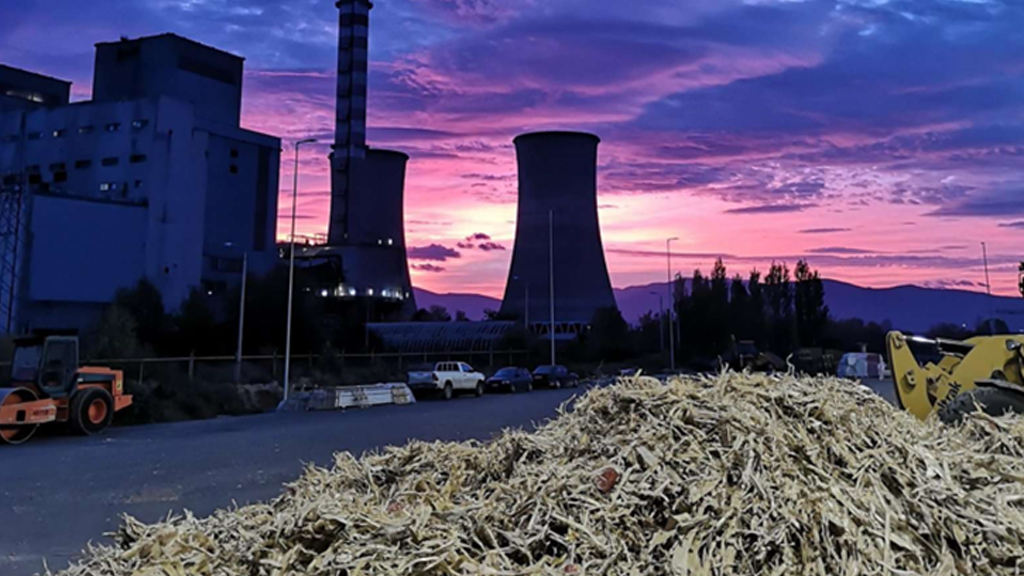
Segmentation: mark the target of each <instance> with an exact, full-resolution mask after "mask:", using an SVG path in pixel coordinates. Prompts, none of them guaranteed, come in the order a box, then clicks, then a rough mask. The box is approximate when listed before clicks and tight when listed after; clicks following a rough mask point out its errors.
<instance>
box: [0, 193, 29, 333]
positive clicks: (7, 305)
mask: <svg viewBox="0 0 1024 576" xmlns="http://www.w3.org/2000/svg"><path fill="white" fill-rule="evenodd" d="M27 212H28V211H27V209H26V207H25V193H24V191H23V189H22V187H21V186H20V185H12V186H3V187H0V326H2V328H3V332H4V333H5V334H11V333H12V332H14V330H15V326H16V322H17V316H18V306H19V301H20V292H21V290H20V286H21V268H22V263H23V252H24V250H25V235H26V229H27V224H26V222H25V220H26V218H25V216H26V214H27Z"/></svg>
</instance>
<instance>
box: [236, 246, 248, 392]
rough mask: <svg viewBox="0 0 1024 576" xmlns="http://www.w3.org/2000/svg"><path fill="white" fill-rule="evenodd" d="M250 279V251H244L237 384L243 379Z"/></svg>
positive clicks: (239, 314)
mask: <svg viewBox="0 0 1024 576" xmlns="http://www.w3.org/2000/svg"><path fill="white" fill-rule="evenodd" d="M248 280H249V252H242V297H241V298H239V300H238V347H237V348H235V384H238V383H240V382H241V381H242V335H243V334H244V333H245V285H246V284H247V283H248Z"/></svg>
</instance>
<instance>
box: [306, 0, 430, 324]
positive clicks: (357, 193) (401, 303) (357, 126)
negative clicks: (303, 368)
mask: <svg viewBox="0 0 1024 576" xmlns="http://www.w3.org/2000/svg"><path fill="white" fill-rule="evenodd" d="M336 6H337V8H338V18H339V19H338V76H337V86H336V104H337V105H336V113H335V134H334V143H333V145H332V147H331V148H332V151H331V156H330V162H331V211H330V223H329V229H328V235H327V244H326V245H325V246H317V247H309V248H303V249H302V250H301V251H300V252H298V253H297V254H296V255H297V256H298V257H301V258H303V259H305V260H307V261H310V262H316V261H326V260H333V261H336V262H339V267H340V269H341V271H342V275H343V276H344V278H343V281H342V282H341V283H340V284H339V285H338V286H337V287H334V288H333V289H332V290H328V291H327V292H328V294H329V295H330V296H333V297H340V298H354V297H359V298H371V299H374V300H383V301H386V302H387V303H390V304H391V305H392V307H397V308H399V309H401V311H402V315H403V316H409V315H411V314H412V313H413V312H415V310H416V304H415V301H414V298H413V293H412V281H411V279H410V276H409V265H408V260H407V258H406V243H405V232H404V229H405V226H404V209H403V205H404V195H405V173H406V164H407V162H408V160H409V157H408V156H407V155H406V154H404V153H402V152H397V151H393V150H381V149H376V148H371V147H368V146H367V145H366V105H367V73H368V68H369V30H370V10H371V9H372V8H373V4H372V3H371V2H370V1H369V0H339V1H338V2H337V3H336Z"/></svg>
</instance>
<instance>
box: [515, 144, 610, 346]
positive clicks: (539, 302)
mask: <svg viewBox="0 0 1024 576" xmlns="http://www.w3.org/2000/svg"><path fill="white" fill-rule="evenodd" d="M600 142H601V140H600V138H598V137H597V136H594V135H593V134H583V133H578V132H537V133H533V134H524V135H522V136H519V137H517V138H516V139H515V145H516V155H517V159H518V163H519V212H518V214H519V216H518V219H517V222H516V244H515V250H514V252H513V254H512V267H511V271H510V273H509V279H508V284H507V285H506V288H505V298H504V300H503V302H502V307H501V311H502V313H503V314H508V315H516V316H518V317H520V318H523V316H524V312H526V310H525V308H526V306H527V304H526V298H527V294H529V304H528V307H529V309H528V312H529V313H528V318H529V322H530V324H531V325H538V324H540V325H544V324H547V323H548V322H550V320H551V309H550V302H551V300H550V297H549V294H550V284H549V280H550V275H549V272H548V271H549V254H550V251H552V250H553V254H554V281H555V282H554V284H555V322H556V324H557V325H559V326H565V325H567V324H568V325H575V326H580V325H587V324H589V323H590V321H591V319H592V318H593V317H594V313H595V312H596V311H597V310H598V309H600V308H607V307H614V306H615V296H614V294H613V293H612V285H611V281H610V280H609V279H608V266H607V264H606V263H605V260H604V248H603V247H602V245H601V226H600V223H599V222H598V216H597V145H598V144H599V143H600ZM549 215H551V216H552V221H553V235H552V238H551V240H552V241H551V242H549V234H548V221H549ZM559 330H560V331H563V330H565V328H560V329H559Z"/></svg>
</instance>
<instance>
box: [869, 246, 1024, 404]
mask: <svg viewBox="0 0 1024 576" xmlns="http://www.w3.org/2000/svg"><path fill="white" fill-rule="evenodd" d="M1019 280H1020V290H1021V295H1024V262H1022V263H1021V265H1020V277H1019ZM886 347H887V348H888V352H889V366H890V367H891V369H892V378H893V383H894V384H895V386H896V397H897V398H898V399H899V403H900V406H902V407H903V408H904V409H905V410H907V411H909V412H910V413H912V414H913V415H914V416H917V417H918V418H920V419H921V420H924V419H926V418H928V417H929V416H931V415H932V414H937V415H938V417H939V418H940V419H942V420H943V421H944V422H958V421H960V420H961V419H962V418H963V417H964V415H965V414H967V413H970V412H973V411H975V410H977V409H979V408H980V409H981V410H983V411H984V412H985V413H987V414H991V415H994V416H1001V415H1003V414H1005V413H1007V412H1013V413H1017V414H1024V334H1020V335H1011V334H1004V335H992V336H976V337H974V338H969V339H967V340H962V341H961V340H946V339H942V338H934V339H931V338H922V337H919V336H908V335H905V334H903V333H901V332H890V333H889V335H888V336H887V338H886ZM914 349H918V350H927V351H929V352H931V353H932V354H934V357H933V358H932V359H931V361H925V362H921V361H919V360H918V357H917V355H916V354H915V351H914Z"/></svg>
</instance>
